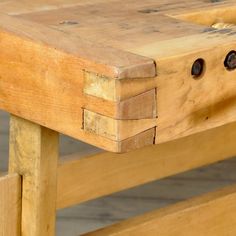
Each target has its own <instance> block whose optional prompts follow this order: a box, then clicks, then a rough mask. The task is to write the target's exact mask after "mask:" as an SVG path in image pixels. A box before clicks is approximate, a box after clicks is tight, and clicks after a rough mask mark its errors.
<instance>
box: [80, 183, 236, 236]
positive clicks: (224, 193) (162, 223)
mask: <svg viewBox="0 0 236 236" xmlns="http://www.w3.org/2000/svg"><path fill="white" fill-rule="evenodd" d="M235 202H236V186H233V187H228V188H225V189H221V190H219V191H216V192H213V193H209V194H206V195H204V196H201V197H198V198H194V199H192V200H188V201H185V202H182V203H179V204H176V205H174V206H169V207H167V208H163V209H161V210H158V211H154V212H151V213H147V214H145V215H143V216H139V217H137V218H134V219H129V220H127V221H124V222H121V223H118V224H117V225H113V226H111V227H108V228H104V229H101V230H98V231H95V232H93V233H88V234H84V235H87V236H89V235H90V236H92V235H96V236H99V235H102V236H106V235H129V236H132V235H137V234H138V235H150V236H151V235H165V236H174V235H183V236H188V235H189V234H191V235H192V236H198V235H209V236H222V235H228V236H233V235H235V234H236V227H235V223H236V217H235V214H236V213H235V212H236V204H235ZM190 232H191V233H190Z"/></svg>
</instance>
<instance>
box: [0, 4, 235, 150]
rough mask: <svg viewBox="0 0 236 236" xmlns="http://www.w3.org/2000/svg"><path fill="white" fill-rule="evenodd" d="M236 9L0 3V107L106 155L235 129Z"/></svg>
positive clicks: (159, 5) (227, 6) (191, 5)
mask: <svg viewBox="0 0 236 236" xmlns="http://www.w3.org/2000/svg"><path fill="white" fill-rule="evenodd" d="M234 25H236V1H235V0H234V1H213V0H212V1H210V0H209V1H208V0H196V1H195V0H191V1H187V0H186V1H177V0H168V1H164V0H160V1H156V0H146V1H139V0H126V1H120V0H109V1H105V0H67V1H66V0H47V1H46V0H34V1H29V0H0V52H1V53H0V108H1V109H2V110H5V111H7V112H10V113H12V114H14V115H17V116H20V117H22V118H25V119H28V120H30V121H33V122H35V123H38V124H40V125H43V126H46V127H48V128H50V129H53V130H56V131H58V132H61V133H63V134H66V135H69V136H71V137H74V138H76V139H79V140H81V141H84V142H86V143H89V144H92V145H95V146H97V147H100V148H103V149H106V150H108V151H112V152H126V151H129V150H132V149H137V148H141V147H143V146H146V145H151V144H158V143H162V142H167V141H169V140H173V139H177V138H181V137H184V136H187V135H191V134H194V133H196V132H202V131H204V130H207V129H210V128H214V127H217V126H221V125H224V124H227V123H230V122H234V121H236V112H235V109H236V70H234V69H235V67H236V52H235V51H234V50H236V30H235V29H236V28H235V26H234Z"/></svg>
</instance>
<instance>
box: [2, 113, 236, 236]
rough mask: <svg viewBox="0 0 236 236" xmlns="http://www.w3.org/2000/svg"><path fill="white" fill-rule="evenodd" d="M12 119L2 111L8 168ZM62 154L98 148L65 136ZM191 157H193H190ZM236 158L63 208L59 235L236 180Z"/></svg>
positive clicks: (70, 235)
mask: <svg viewBox="0 0 236 236" xmlns="http://www.w3.org/2000/svg"><path fill="white" fill-rule="evenodd" d="M8 121H9V117H8V115H7V114H6V113H3V112H0V124H1V125H0V135H1V137H0V171H6V170H7V159H8ZM60 146H61V150H60V153H61V155H65V154H70V153H74V152H78V151H80V152H83V153H94V152H97V151H99V150H98V149H96V148H94V147H91V146H89V145H86V144H84V143H81V142H78V141H76V140H73V139H71V138H68V137H65V136H61V145H60ZM189 158H191V157H189ZM235 170H236V158H231V159H229V160H227V161H224V162H219V163H217V164H214V165H211V166H209V167H204V168H200V169H197V170H194V171H190V172H186V173H183V174H180V175H177V176H174V177H171V178H166V179H163V180H160V181H155V182H152V183H149V184H145V185H143V186H140V187H137V188H133V189H130V190H127V191H123V192H120V193H116V194H113V195H111V196H108V197H104V198H100V199H97V200H93V201H89V202H86V203H83V204H81V205H78V206H75V207H71V208H68V209H64V210H60V211H59V212H58V214H57V235H58V236H75V235H80V234H81V233H84V232H88V231H91V230H94V229H97V228H100V227H104V226H106V225H109V224H112V223H115V222H118V221H120V220H123V219H126V218H128V217H132V216H135V215H138V214H142V213H144V212H147V211H149V210H153V209H157V208H161V207H164V206H167V205H169V204H173V203H175V202H178V201H181V200H184V199H186V198H189V197H192V196H195V195H198V194H202V193H205V192H208V191H211V190H215V189H217V188H220V187H223V186H226V185H229V184H232V183H235V182H236V171H235Z"/></svg>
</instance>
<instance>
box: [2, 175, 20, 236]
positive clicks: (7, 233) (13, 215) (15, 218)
mask: <svg viewBox="0 0 236 236" xmlns="http://www.w3.org/2000/svg"><path fill="white" fill-rule="evenodd" d="M20 213H21V178H20V176H19V175H17V174H12V175H1V173H0V235H1V236H19V235H20V230H21V228H20V226H21V223H20V219H21V218H20V216H21V214H20Z"/></svg>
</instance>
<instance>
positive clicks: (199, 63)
mask: <svg viewBox="0 0 236 236" xmlns="http://www.w3.org/2000/svg"><path fill="white" fill-rule="evenodd" d="M204 67H205V62H204V60H203V59H201V58H199V59H197V60H196V61H195V62H194V63H193V65H192V70H191V74H192V76H193V78H194V79H199V78H200V77H201V76H202V75H203V72H204Z"/></svg>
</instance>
